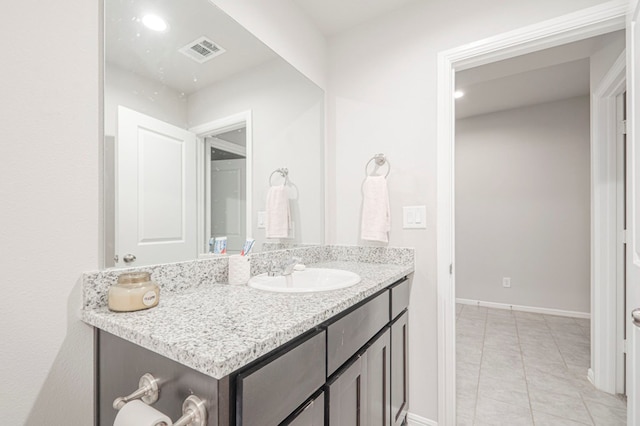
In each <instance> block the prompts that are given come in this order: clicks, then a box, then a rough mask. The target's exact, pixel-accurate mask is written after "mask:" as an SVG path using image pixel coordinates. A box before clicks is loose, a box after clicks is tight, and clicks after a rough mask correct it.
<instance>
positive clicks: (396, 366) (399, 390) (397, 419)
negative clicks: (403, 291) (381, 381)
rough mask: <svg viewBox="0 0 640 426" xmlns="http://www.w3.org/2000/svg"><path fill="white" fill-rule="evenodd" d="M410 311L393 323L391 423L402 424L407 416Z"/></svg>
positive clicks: (396, 425)
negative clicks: (408, 320)
mask: <svg viewBox="0 0 640 426" xmlns="http://www.w3.org/2000/svg"><path fill="white" fill-rule="evenodd" d="M408 316H409V312H408V311H405V313H404V314H402V315H401V316H400V318H398V320H397V321H396V322H394V323H393V324H392V325H391V424H392V425H393V426H400V425H402V423H403V422H404V419H405V417H406V416H407V403H408V401H407V395H408V386H407V385H408V376H407V367H408V365H407V361H408V358H407V356H408V353H407V351H408V346H407V345H408V342H409V334H408V333H409V330H408V322H407V319H408Z"/></svg>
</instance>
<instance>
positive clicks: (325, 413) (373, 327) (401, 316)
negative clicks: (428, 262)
mask: <svg viewBox="0 0 640 426" xmlns="http://www.w3.org/2000/svg"><path fill="white" fill-rule="evenodd" d="M410 283H411V279H410V278H408V277H407V278H404V279H402V280H400V281H398V282H396V283H395V284H393V285H391V286H389V287H387V288H386V289H383V290H381V291H379V292H378V293H376V294H374V295H372V296H370V297H368V298H367V299H365V300H363V301H361V302H360V303H358V304H357V305H355V306H353V307H351V308H349V309H348V310H346V311H345V312H343V313H340V314H338V315H336V316H335V317H333V318H330V319H329V320H327V321H325V322H324V323H322V324H319V325H318V326H316V327H315V328H314V329H312V330H309V331H308V332H307V333H305V334H303V335H301V336H299V337H297V338H295V339H293V340H292V341H290V342H288V343H286V344H284V345H282V346H280V347H279V348H277V349H275V350H273V351H272V352H270V353H268V354H266V355H264V356H262V357H261V358H259V359H257V360H255V361H254V362H252V363H250V364H249V365H247V366H245V367H243V368H242V369H240V370H238V371H237V372H234V373H232V374H230V375H229V376H227V377H224V378H222V379H220V380H216V379H214V378H212V377H209V376H206V375H204V374H202V373H200V372H197V371H195V370H193V369H191V368H188V367H186V366H184V365H182V364H179V363H177V362H175V361H172V360H170V359H168V358H165V357H163V356H161V355H158V354H156V353H153V352H151V351H149V350H147V349H144V348H142V347H140V346H138V345H135V344H133V343H130V342H127V341H125V340H122V339H121V338H118V337H115V336H113V335H111V334H109V333H106V332H103V331H99V332H98V333H96V344H97V349H98V350H97V353H98V362H97V371H96V373H97V380H98V392H97V395H96V397H97V403H98V410H97V416H96V425H98V426H101V425H102V426H106V425H112V424H113V421H114V418H115V416H116V414H117V412H116V411H115V410H114V409H113V407H112V406H111V404H112V402H113V400H114V399H115V398H117V397H118V396H123V395H127V394H129V393H130V392H132V391H133V390H135V389H136V387H137V381H138V379H139V377H140V376H141V375H142V374H144V373H151V374H153V375H154V376H155V377H156V378H158V379H159V381H160V398H159V399H158V401H157V402H156V403H155V404H154V407H156V408H158V409H159V410H161V411H164V412H165V413H167V414H168V415H169V416H170V417H171V418H172V419H174V420H175V419H177V418H178V417H180V415H181V409H180V407H181V404H182V401H184V399H185V398H186V397H188V396H189V395H191V394H196V395H198V396H199V397H200V398H201V399H203V400H204V401H205V403H206V407H207V411H208V413H209V414H208V419H207V426H231V425H234V426H400V425H402V424H403V423H404V422H405V419H406V414H407V404H408V401H407V381H408V377H407V372H408V366H407V349H408V323H407V319H408V304H409V292H410Z"/></svg>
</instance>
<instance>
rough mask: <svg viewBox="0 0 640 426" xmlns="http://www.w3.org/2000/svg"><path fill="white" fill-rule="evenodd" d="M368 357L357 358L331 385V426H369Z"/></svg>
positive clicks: (364, 355)
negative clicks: (367, 396)
mask: <svg viewBox="0 0 640 426" xmlns="http://www.w3.org/2000/svg"><path fill="white" fill-rule="evenodd" d="M366 371H367V355H366V353H365V354H363V355H362V356H360V357H359V358H357V359H356V360H355V361H354V362H353V364H351V365H350V366H349V367H348V368H347V369H346V370H344V371H343V372H342V373H341V374H339V375H338V377H337V378H336V379H335V380H334V381H333V382H332V383H331V384H329V426H368V425H369V422H368V421H367V398H366V389H367V375H366Z"/></svg>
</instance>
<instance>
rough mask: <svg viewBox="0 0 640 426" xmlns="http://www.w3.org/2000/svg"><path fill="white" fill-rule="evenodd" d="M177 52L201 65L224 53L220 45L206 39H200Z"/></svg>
mask: <svg viewBox="0 0 640 426" xmlns="http://www.w3.org/2000/svg"><path fill="white" fill-rule="evenodd" d="M179 50H180V52H182V53H184V54H185V55H187V56H188V57H190V58H191V59H193V60H194V61H196V62H199V63H201V64H203V63H205V62H207V61H208V60H210V59H213V58H215V57H216V56H218V55H222V54H223V53H224V52H226V50H224V49H223V48H222V47H221V46H220V45H218V44H216V43H215V42H214V41H212V40H209V39H208V38H206V37H200V38H199V39H196V40H194V41H192V42H191V43H189V44H187V45H186V46H184V47H182V48H181V49H179Z"/></svg>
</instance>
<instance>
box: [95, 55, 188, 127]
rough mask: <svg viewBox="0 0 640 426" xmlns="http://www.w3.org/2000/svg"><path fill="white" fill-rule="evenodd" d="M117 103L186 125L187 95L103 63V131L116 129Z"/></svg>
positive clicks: (176, 124) (177, 124)
mask: <svg viewBox="0 0 640 426" xmlns="http://www.w3.org/2000/svg"><path fill="white" fill-rule="evenodd" d="M118 105H122V106H125V107H127V108H130V109H132V110H134V111H137V112H140V113H142V114H146V115H149V116H151V117H154V118H157V119H158V120H162V121H165V122H167V123H171V124H173V125H175V126H178V127H181V128H183V129H186V128H187V127H188V126H187V122H188V119H187V96H186V95H183V94H181V93H180V92H178V91H177V90H174V89H172V88H170V87H168V86H165V85H164V84H162V83H158V82H156V81H152V80H149V79H146V78H144V77H140V76H138V75H135V74H133V73H130V72H128V71H125V70H123V69H121V68H119V67H117V66H115V65H111V64H107V65H106V66H105V81H104V132H105V134H106V135H111V136H115V135H116V133H117V127H116V126H117V117H118Z"/></svg>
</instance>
